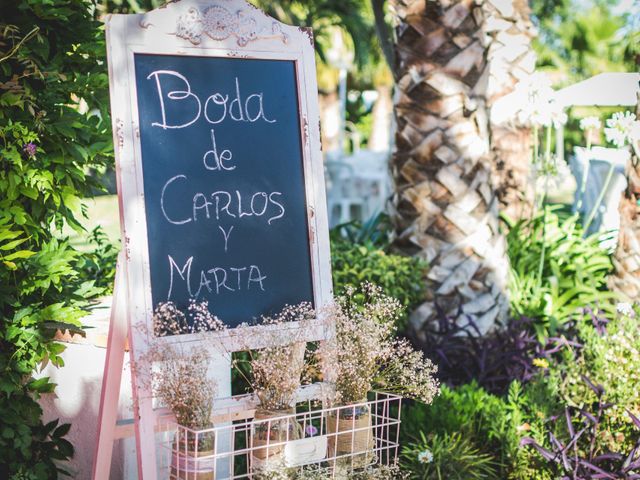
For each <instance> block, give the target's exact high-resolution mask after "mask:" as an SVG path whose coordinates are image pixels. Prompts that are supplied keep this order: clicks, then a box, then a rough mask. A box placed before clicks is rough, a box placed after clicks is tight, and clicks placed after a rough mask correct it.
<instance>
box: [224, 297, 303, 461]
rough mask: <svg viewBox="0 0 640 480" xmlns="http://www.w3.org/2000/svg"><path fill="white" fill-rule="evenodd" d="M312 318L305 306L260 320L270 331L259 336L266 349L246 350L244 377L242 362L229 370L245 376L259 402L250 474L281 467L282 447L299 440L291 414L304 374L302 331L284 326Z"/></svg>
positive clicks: (287, 309) (235, 361)
mask: <svg viewBox="0 0 640 480" xmlns="http://www.w3.org/2000/svg"><path fill="white" fill-rule="evenodd" d="M314 318H315V313H314V311H313V309H312V308H311V305H310V304H308V303H301V304H299V305H296V306H287V307H285V308H284V309H283V310H282V311H281V312H280V313H279V314H277V315H275V316H272V317H265V318H263V319H262V321H261V325H263V326H266V327H274V328H272V329H267V330H266V331H265V332H264V333H263V335H264V336H266V337H267V342H266V343H267V345H269V346H268V347H266V348H263V349H260V350H250V349H247V352H248V355H249V359H248V364H249V367H250V368H249V373H248V374H245V373H244V369H243V368H241V367H242V366H241V365H240V362H241V361H242V360H239V359H236V360H234V363H233V366H234V367H237V368H238V371H239V372H240V374H241V375H243V376H245V380H246V381H247V383H248V384H249V385H250V386H251V388H252V390H253V392H254V393H255V395H256V396H257V397H258V400H259V402H260V404H259V407H258V408H257V409H256V414H255V417H254V428H253V434H252V438H251V439H252V446H253V447H254V450H253V451H252V456H253V458H252V467H253V469H254V470H264V469H273V468H275V467H278V466H281V465H282V464H283V463H284V444H285V443H286V442H287V441H291V440H296V439H299V438H301V436H302V432H301V427H300V425H299V424H298V423H297V422H296V421H295V419H294V416H293V414H295V395H296V392H297V390H298V388H299V387H300V385H301V384H302V381H303V376H304V373H305V361H304V359H305V351H306V342H305V340H304V330H305V329H304V328H302V329H297V330H287V328H286V325H287V324H288V323H291V322H301V323H302V324H303V325H304V324H305V322H310V321H311V320H312V319H314ZM278 417H282V418H280V419H277V418H278ZM274 419H276V420H274ZM255 447H259V448H255Z"/></svg>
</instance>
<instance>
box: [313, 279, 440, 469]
mask: <svg viewBox="0 0 640 480" xmlns="http://www.w3.org/2000/svg"><path fill="white" fill-rule="evenodd" d="M358 293H360V295H364V297H365V302H364V303H362V302H360V301H356V298H355V297H356V295H357V294H358ZM401 308H402V307H401V305H400V303H399V302H398V301H397V300H395V299H393V298H391V297H389V296H387V295H385V294H384V293H383V292H382V290H381V289H380V288H379V287H376V286H374V285H372V284H369V283H365V284H364V285H363V286H362V288H361V292H357V291H356V289H354V288H347V290H346V294H345V295H344V296H342V297H339V298H338V299H337V300H336V302H335V303H334V304H333V305H331V306H330V307H329V308H328V311H327V318H329V319H331V320H332V321H333V324H334V325H335V333H336V334H335V338H334V339H333V340H330V341H327V342H323V343H321V344H320V345H319V347H318V351H317V356H318V359H319V363H320V365H321V367H322V371H323V373H324V375H325V381H327V382H329V383H330V384H332V385H334V387H335V391H334V392H333V395H332V397H333V398H331V399H330V403H333V404H335V405H341V406H343V407H341V408H339V409H338V410H337V411H335V412H332V413H330V414H329V415H328V418H327V432H328V434H329V452H330V455H331V456H334V457H336V458H337V464H338V465H341V463H345V464H348V465H350V466H351V467H352V468H353V467H355V468H363V467H367V466H368V465H370V464H371V463H373V460H374V455H373V448H374V446H375V441H374V436H375V435H374V431H373V427H372V412H371V411H370V408H369V405H368V404H367V403H366V400H367V393H368V392H369V391H370V390H372V389H373V388H380V389H382V390H385V391H388V392H389V393H396V394H402V395H405V396H407V397H410V398H414V399H418V400H421V401H423V402H425V403H431V401H432V400H433V397H434V396H435V395H436V394H437V392H438V382H437V380H436V379H435V378H434V374H435V373H436V367H435V366H434V365H433V364H432V363H431V361H430V360H429V359H427V358H425V357H424V355H423V354H422V353H421V352H417V351H414V350H413V348H412V347H411V346H410V345H409V343H408V342H407V341H406V340H398V339H396V338H395V337H394V333H395V328H394V325H395V323H396V321H397V319H398V317H399V316H400V314H401Z"/></svg>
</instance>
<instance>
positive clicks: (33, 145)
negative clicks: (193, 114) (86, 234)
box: [0, 0, 112, 480]
mask: <svg viewBox="0 0 640 480" xmlns="http://www.w3.org/2000/svg"><path fill="white" fill-rule="evenodd" d="M94 11H95V8H94V5H93V4H92V3H90V2H89V1H88V0H56V1H53V0H16V1H14V2H5V3H4V4H3V8H2V17H1V19H0V472H3V475H4V474H6V477H5V476H3V478H10V479H21V480H22V479H29V480H31V479H35V480H40V479H50V478H57V477H58V474H59V473H60V472H61V468H60V466H59V464H58V463H56V462H58V461H62V460H65V459H67V458H69V457H70V456H71V455H72V454H73V447H72V446H71V444H70V443H69V442H68V441H66V440H65V439H64V436H65V435H66V433H67V432H68V430H69V425H59V424H58V422H57V421H53V422H50V423H47V424H44V423H43V421H42V418H41V417H42V410H41V408H40V406H39V404H38V402H37V399H38V397H39V395H41V394H43V393H49V392H52V391H53V390H54V388H55V384H53V383H52V382H50V380H49V379H48V378H46V377H45V378H39V379H37V380H36V379H34V378H33V376H32V375H33V373H34V371H35V370H36V369H38V368H40V367H42V366H44V365H46V364H47V363H51V364H53V365H55V366H62V365H63V360H62V357H61V356H60V355H61V353H62V351H63V350H64V347H63V346H62V345H60V344H58V343H55V342H54V341H53V337H54V333H55V331H56V330H57V329H69V330H72V331H78V330H80V327H81V324H80V321H79V319H80V318H81V317H82V316H83V314H84V311H85V309H86V308H87V307H88V306H89V303H88V302H89V301H90V299H91V298H93V297H95V296H96V295H98V294H100V293H101V292H102V290H101V289H100V288H98V287H96V286H95V283H94V281H92V280H86V275H81V274H80V273H79V269H80V268H81V266H82V264H83V262H85V260H84V259H83V254H81V253H80V252H78V251H76V250H75V249H74V248H72V247H71V246H70V245H69V243H68V242H67V241H66V240H65V239H64V238H61V234H60V232H61V231H62V227H63V226H64V225H68V226H70V227H71V228H73V229H76V230H78V231H81V230H82V227H81V225H80V219H81V218H82V216H83V214H84V206H83V204H82V198H84V197H85V196H86V194H87V193H88V192H89V191H90V189H91V188H92V187H96V186H97V185H96V181H95V179H94V178H95V175H93V176H92V175H89V174H90V173H93V172H95V171H96V169H97V171H101V169H103V168H104V167H105V166H106V165H107V163H108V162H109V161H110V157H111V155H112V144H111V140H110V133H109V132H110V128H109V117H108V112H107V108H108V102H107V97H106V95H107V94H108V88H107V86H108V78H107V74H106V65H105V61H104V41H103V32H102V31H101V27H100V24H99V23H98V22H97V21H95V19H94V18H93V12H94Z"/></svg>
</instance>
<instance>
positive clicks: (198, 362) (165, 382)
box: [134, 301, 225, 480]
mask: <svg viewBox="0 0 640 480" xmlns="http://www.w3.org/2000/svg"><path fill="white" fill-rule="evenodd" d="M140 328H143V329H144V328H145V327H140ZM224 328H225V327H224V324H223V323H222V322H221V321H220V320H219V319H218V318H217V317H215V316H214V315H213V314H211V313H210V312H209V309H208V305H207V303H206V302H201V303H198V302H195V301H191V302H190V304H189V305H188V308H187V311H186V313H185V312H182V311H181V310H179V309H178V308H177V307H176V305H175V304H173V303H171V302H168V303H161V304H159V305H158V306H157V307H156V309H155V311H154V316H153V335H148V336H147V337H148V338H149V344H148V345H147V350H146V352H145V353H144V354H143V355H141V356H140V358H139V360H138V361H137V362H136V364H135V366H134V368H135V369H136V375H137V377H138V378H139V379H140V381H141V382H142V383H143V384H144V385H146V386H147V387H148V388H149V389H150V390H151V391H152V393H153V396H154V398H156V399H158V400H159V401H160V402H161V403H162V404H163V405H164V406H166V407H167V408H169V409H170V410H171V412H172V413H173V414H174V416H175V419H176V422H177V423H178V425H179V426H180V427H178V430H177V433H176V437H175V439H174V447H173V450H174V454H173V457H172V475H173V477H174V478H179V479H182V478H194V479H198V480H212V479H213V478H214V471H213V466H212V465H209V463H210V462H207V461H206V460H199V459H198V457H203V456H205V457H206V456H211V455H212V454H213V448H214V441H215V439H214V438H213V436H212V435H211V434H200V433H199V432H197V431H198V430H203V429H207V428H209V427H210V426H211V420H210V419H211V412H212V408H213V399H214V397H215V396H216V391H217V385H216V384H215V382H214V381H213V380H211V379H210V378H209V376H208V370H209V365H210V361H211V357H210V354H209V349H208V348H207V343H206V341H205V342H190V343H189V344H188V345H187V344H184V343H181V342H175V343H170V342H167V341H166V340H164V339H162V338H160V337H166V336H172V335H180V334H185V333H203V332H206V331H219V330H222V329H224ZM181 427H184V428H181ZM194 431H195V432H196V433H192V432H194Z"/></svg>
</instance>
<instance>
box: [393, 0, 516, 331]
mask: <svg viewBox="0 0 640 480" xmlns="http://www.w3.org/2000/svg"><path fill="white" fill-rule="evenodd" d="M494 1H498V0H494ZM483 3H484V2H483ZM483 3H476V2H474V1H473V0H458V1H455V0H439V1H435V0H396V1H395V2H394V4H393V8H394V12H395V15H396V19H397V32H396V33H397V40H396V51H395V54H396V55H395V61H396V66H395V75H396V79H397V85H396V87H397V88H396V98H395V117H396V123H397V131H396V151H395V152H394V155H393V157H392V160H391V171H392V175H393V178H394V183H395V193H394V196H393V199H392V206H393V212H392V218H393V220H394V227H395V234H396V236H395V240H394V245H395V247H396V248H397V249H399V250H401V251H403V252H405V253H407V254H411V255H418V256H420V257H422V258H424V259H425V260H426V261H427V262H429V264H430V266H429V272H428V274H427V278H426V287H427V288H426V291H427V301H426V302H424V303H423V304H422V305H421V306H420V307H419V308H418V309H417V310H416V311H415V312H413V313H412V315H411V326H412V330H413V334H414V335H415V336H416V337H417V339H418V340H421V339H424V337H423V336H422V335H421V330H422V329H423V327H424V326H425V325H426V324H428V323H429V322H432V321H433V320H434V319H436V318H437V316H438V315H442V314H444V315H448V316H451V317H454V318H456V319H460V320H459V321H463V320H462V319H461V318H463V317H464V316H468V317H470V318H472V319H473V320H474V321H475V322H476V323H477V325H478V326H479V328H480V330H481V331H482V332H483V333H484V332H486V331H488V330H490V329H491V328H492V327H493V326H494V325H496V323H500V322H504V321H506V319H507V316H508V305H509V303H508V296H507V277H508V260H507V256H506V244H505V239H504V237H503V235H502V234H501V232H500V228H499V218H498V217H499V199H498V196H497V194H496V189H495V184H494V182H493V179H492V165H491V153H490V149H489V121H488V115H487V98H486V95H487V88H488V84H489V75H490V67H491V64H490V62H489V61H488V51H489V47H490V43H491V40H492V37H491V35H489V34H488V33H487V32H486V31H485V24H486V22H485V18H486V13H485V10H486V8H487V7H486V6H485V5H483Z"/></svg>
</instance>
